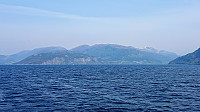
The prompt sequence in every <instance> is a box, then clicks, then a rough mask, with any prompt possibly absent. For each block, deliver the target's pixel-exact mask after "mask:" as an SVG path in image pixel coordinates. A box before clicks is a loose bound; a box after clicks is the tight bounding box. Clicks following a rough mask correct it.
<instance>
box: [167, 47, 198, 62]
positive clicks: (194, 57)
mask: <svg viewBox="0 0 200 112" xmlns="http://www.w3.org/2000/svg"><path fill="white" fill-rule="evenodd" d="M169 64H193V65H200V48H199V49H198V50H196V51H194V52H193V53H189V54H187V55H184V56H181V57H178V58H176V59H175V60H173V61H171V62H169Z"/></svg>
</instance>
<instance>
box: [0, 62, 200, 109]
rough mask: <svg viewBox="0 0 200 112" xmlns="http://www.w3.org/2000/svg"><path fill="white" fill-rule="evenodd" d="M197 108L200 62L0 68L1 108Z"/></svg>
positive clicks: (199, 94)
mask: <svg viewBox="0 0 200 112" xmlns="http://www.w3.org/2000/svg"><path fill="white" fill-rule="evenodd" d="M38 111H39V112H48V111H49V112H51V111H52V112H53V111H54V112H66V111H77V112H79V111H111V112H112V111H114V112H115V111H118V112H120V111H122V112H126V111H150V112H151V111H153V112H154V111H200V66H194V65H193V66H192V65H190V66H189V65H188V66H183V65H181V66H173V65H146V66H145V65H143V66H141V65H140V66H137V65H84V66H83V65H82V66H81V65H75V66H72V65H71V66H0V112H38Z"/></svg>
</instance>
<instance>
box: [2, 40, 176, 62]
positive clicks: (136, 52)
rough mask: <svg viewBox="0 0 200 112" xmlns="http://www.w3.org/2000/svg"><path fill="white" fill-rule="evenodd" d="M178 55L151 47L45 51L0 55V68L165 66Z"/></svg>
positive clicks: (96, 47) (38, 49) (101, 46)
mask: <svg viewBox="0 0 200 112" xmlns="http://www.w3.org/2000/svg"><path fill="white" fill-rule="evenodd" d="M177 57H178V55H176V54H175V53H172V52H167V51H163V50H162V51H159V50H156V49H154V48H151V47H146V48H144V49H138V48H134V47H132V46H122V45H116V44H96V45H93V46H89V45H81V46H78V47H76V48H73V49H70V50H67V49H65V48H63V47H45V48H37V49H34V50H30V51H22V52H19V53H17V54H13V55H8V56H6V55H0V64H1V65H5V64H7V65H8V64H14V65H79V64H168V63H169V62H170V61H171V60H174V59H175V58H177Z"/></svg>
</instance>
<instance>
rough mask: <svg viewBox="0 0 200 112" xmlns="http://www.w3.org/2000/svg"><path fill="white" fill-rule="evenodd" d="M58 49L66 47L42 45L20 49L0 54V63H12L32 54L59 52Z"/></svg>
mask: <svg viewBox="0 0 200 112" xmlns="http://www.w3.org/2000/svg"><path fill="white" fill-rule="evenodd" d="M59 51H67V49H65V48H64V47H43V48H36V49H33V50H26V51H21V52H19V53H16V54H13V55H7V56H6V55H1V56H0V64H12V63H16V62H19V61H21V60H23V59H25V58H27V57H29V56H31V55H34V54H40V53H48V52H59Z"/></svg>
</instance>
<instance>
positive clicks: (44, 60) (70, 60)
mask: <svg viewBox="0 0 200 112" xmlns="http://www.w3.org/2000/svg"><path fill="white" fill-rule="evenodd" d="M14 64H28V65H69V64H72V65H78V64H99V62H98V60H97V59H96V58H94V57H91V56H88V55H85V54H79V53H73V52H70V51H62V52H56V53H54V52H49V53H41V54H35V55H32V56H29V57H27V58H25V59H24V60H22V61H19V62H17V63H14Z"/></svg>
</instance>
